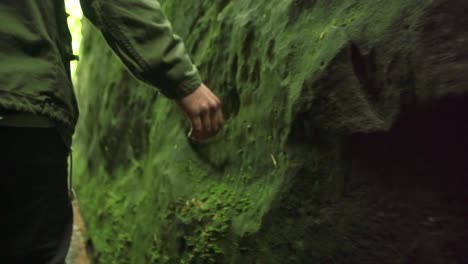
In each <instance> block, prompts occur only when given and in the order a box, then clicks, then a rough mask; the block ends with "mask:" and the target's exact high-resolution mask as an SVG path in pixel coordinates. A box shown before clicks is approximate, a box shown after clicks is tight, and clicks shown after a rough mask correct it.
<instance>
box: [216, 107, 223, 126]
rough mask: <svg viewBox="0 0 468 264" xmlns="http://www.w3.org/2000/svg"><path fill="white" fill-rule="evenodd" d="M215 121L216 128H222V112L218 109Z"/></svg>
mask: <svg viewBox="0 0 468 264" xmlns="http://www.w3.org/2000/svg"><path fill="white" fill-rule="evenodd" d="M216 119H217V120H216V121H217V122H218V127H219V128H221V127H223V124H224V116H223V110H222V108H221V107H220V108H219V109H218V111H217V112H216Z"/></svg>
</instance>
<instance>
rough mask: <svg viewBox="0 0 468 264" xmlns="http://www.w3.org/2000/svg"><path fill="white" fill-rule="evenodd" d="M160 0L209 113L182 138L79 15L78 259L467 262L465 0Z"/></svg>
mask: <svg viewBox="0 0 468 264" xmlns="http://www.w3.org/2000/svg"><path fill="white" fill-rule="evenodd" d="M467 3H468V2H467ZM162 4H163V7H164V9H165V10H166V12H167V15H168V16H169V17H170V18H171V20H172V21H173V24H174V28H175V30H176V31H177V32H178V33H179V34H180V35H181V36H182V37H183V38H184V39H185V40H186V44H187V47H188V49H189V50H190V52H191V54H192V55H193V58H194V61H195V62H196V64H197V65H198V66H199V68H200V70H201V72H202V75H203V76H204V77H205V82H206V84H207V85H208V86H209V87H211V88H213V89H214V91H215V92H216V93H217V94H219V95H220V97H221V98H222V100H223V102H224V108H225V112H226V116H227V122H226V125H225V128H224V129H223V131H222V132H221V133H220V135H219V136H217V137H216V138H215V139H214V140H212V141H210V142H207V143H201V144H200V143H196V142H191V141H190V140H188V139H187V137H186V132H187V131H188V129H189V127H188V125H189V124H187V122H186V121H185V119H184V118H183V116H182V114H181V113H180V112H179V111H178V109H177V108H176V107H175V106H174V104H173V102H171V101H169V100H167V99H165V98H163V97H161V96H160V95H159V94H157V93H156V91H155V90H154V89H153V88H151V87H147V86H146V85H144V84H142V83H140V82H137V81H135V80H134V79H133V78H132V77H131V76H130V75H129V74H128V73H127V72H126V71H125V70H124V68H123V67H122V65H121V64H120V62H119V61H118V60H117V59H116V58H115V56H114V55H113V53H112V52H111V51H110V50H109V48H108V47H106V45H105V44H104V40H103V39H102V37H101V36H100V35H99V34H98V33H97V32H96V31H95V30H94V29H93V28H92V27H91V26H90V25H89V24H85V26H84V41H85V42H84V43H83V46H82V56H81V57H82V58H83V59H82V62H81V64H80V66H79V69H78V75H77V76H78V80H79V84H78V87H77V89H78V95H79V99H80V106H81V120H80V123H79V127H78V131H77V136H76V139H75V149H76V151H75V164H76V166H75V176H76V188H77V189H78V193H79V195H80V199H81V206H82V210H83V213H84V215H85V218H86V220H87V223H88V225H89V235H90V240H91V241H92V244H93V247H94V250H95V252H94V255H95V258H96V260H99V262H100V263H137V264H140V263H171V264H172V263H261V264H263V263H265V264H266V263H268V264H277V263H278V264H284V263H404V262H406V263H417V261H420V262H421V263H430V262H424V261H425V260H424V257H426V256H427V255H428V254H426V253H424V252H431V254H433V256H432V257H430V259H431V261H433V263H439V262H440V263H444V262H443V261H444V260H454V259H455V260H456V259H457V258H458V259H459V260H460V261H461V262H458V263H464V262H463V261H467V260H466V258H465V259H463V256H462V255H461V254H460V252H464V251H463V250H467V249H466V248H464V246H461V245H462V244H461V242H460V241H466V238H467V237H468V235H467V234H466V232H461V229H463V226H464V224H463V223H464V222H463V220H464V219H465V220H466V218H467V215H466V211H465V213H463V212H464V211H463V210H464V209H463V208H464V203H463V202H464V201H465V202H466V197H465V196H464V194H465V193H466V179H467V177H466V176H467V175H466V171H467V170H465V169H467V168H466V165H463V163H464V162H463V161H462V159H461V157H463V155H466V154H467V153H466V149H468V148H467V147H468V142H467V140H466V139H464V136H463V133H466V132H468V129H467V127H466V125H460V124H461V123H462V119H461V118H463V115H462V114H461V113H463V111H464V110H465V111H466V110H467V108H466V107H464V105H465V104H464V102H465V99H464V98H466V97H464V94H465V93H466V91H467V90H468V75H467V74H466V72H468V56H467V55H468V49H466V48H465V47H466V46H467V43H468V33H467V32H466V30H464V29H465V28H468V19H467V18H466V16H465V15H464V11H463V10H467V8H468V4H465V3H461V1H448V0H446V1H442V0H441V1H431V0H418V1H407V0H395V1H383V0H372V1H371V0H368V1H348V0H340V1H338V0H333V1H331V0H316V1H301V0H277V1H265V0H256V1H253V0H237V1H185V2H184V3H183V4H181V2H180V1H162ZM451 98H455V99H451ZM447 100H448V101H447ZM447 102H448V103H447ZM431 109H438V111H437V113H445V116H444V115H436V114H435V112H434V111H433V110H431ZM447 116H450V117H452V118H454V119H456V118H460V122H448V121H447V120H446V119H447ZM439 119H442V120H439ZM418 120H426V121H427V122H419V121H418ZM465 123H466V122H465ZM415 124H417V125H418V126H416V125H415ZM439 126H442V127H444V129H443V130H440V129H438V127H439ZM415 131H416V132H418V133H420V134H418V133H415ZM447 131H449V132H447ZM450 133H452V134H453V135H455V136H458V137H457V138H458V139H459V141H457V142H455V141H450V140H448V139H450V138H451V136H448V135H451V134H450ZM422 135H427V137H425V138H426V139H427V140H422V138H421V136H422ZM447 140H448V141H447ZM409 142H414V144H409ZM428 145H430V146H431V148H429V147H428ZM447 145H448V146H450V150H451V151H448V152H444V149H446V148H444V146H447ZM422 149H424V150H427V151H428V152H427V151H421V150H422ZM452 150H453V151H452ZM400 153H401V155H399V154H400ZM408 153H410V154H408ZM427 153H435V154H434V155H428V154H427ZM442 154H444V155H442ZM449 160H455V161H453V162H452V163H451V162H449ZM428 161H431V163H428ZM436 172H437V173H441V172H447V173H448V175H443V177H445V178H446V179H441V178H442V175H437V173H436ZM437 176H439V177H437ZM441 181H443V182H446V183H447V184H440V182H441ZM455 187H456V188H455ZM441 197H443V198H441ZM447 197H449V198H447ZM447 199H448V200H447ZM458 231H460V232H458ZM455 234H456V235H455ZM465 245H466V243H465ZM465 247H466V246H465ZM433 248H435V249H437V250H432V249H433ZM437 251H440V252H437ZM420 252H423V253H420ZM408 261H409V262H408ZM437 261H439V262H437ZM454 263H457V262H454Z"/></svg>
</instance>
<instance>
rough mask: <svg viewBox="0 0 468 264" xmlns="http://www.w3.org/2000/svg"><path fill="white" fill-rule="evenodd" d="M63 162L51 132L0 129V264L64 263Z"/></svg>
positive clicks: (66, 202) (67, 205) (66, 209)
mask: <svg viewBox="0 0 468 264" xmlns="http://www.w3.org/2000/svg"><path fill="white" fill-rule="evenodd" d="M67 157H68V150H67V148H66V147H65V144H64V143H63V141H62V140H61V138H60V136H59V134H58V133H57V132H56V130H55V128H15V127H0V263H5V264H10V263H15V264H16V263H18V264H23V263H24V264H26V263H27V264H34V263H38V264H39V263H40V264H58V263H65V257H66V254H67V251H68V247H69V244H70V238H71V233H72V227H73V212H72V207H71V202H70V198H69V195H68V187H67V172H68V166H67Z"/></svg>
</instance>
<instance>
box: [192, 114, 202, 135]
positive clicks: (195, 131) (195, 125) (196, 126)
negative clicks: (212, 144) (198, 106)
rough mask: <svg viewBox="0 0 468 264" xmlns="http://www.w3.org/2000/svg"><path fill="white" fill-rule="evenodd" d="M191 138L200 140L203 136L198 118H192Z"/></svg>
mask: <svg viewBox="0 0 468 264" xmlns="http://www.w3.org/2000/svg"><path fill="white" fill-rule="evenodd" d="M191 120H192V137H193V138H195V139H201V135H202V134H203V124H202V121H201V119H200V117H199V116H194V117H192V119H191Z"/></svg>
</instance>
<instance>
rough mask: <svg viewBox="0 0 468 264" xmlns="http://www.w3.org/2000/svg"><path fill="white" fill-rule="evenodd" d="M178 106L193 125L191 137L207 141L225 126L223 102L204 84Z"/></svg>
mask: <svg viewBox="0 0 468 264" xmlns="http://www.w3.org/2000/svg"><path fill="white" fill-rule="evenodd" d="M177 105H178V106H179V107H180V108H181V109H182V111H183V112H184V113H185V114H186V115H187V117H188V118H189V119H190V121H191V123H192V130H191V133H190V137H192V138H193V139H196V140H205V139H208V138H210V137H212V136H214V135H215V134H216V133H217V132H218V131H219V129H220V128H221V127H222V126H223V123H224V118H223V112H222V109H221V100H219V98H218V97H217V96H216V95H215V94H214V93H213V92H212V91H211V90H210V89H209V88H208V87H206V86H205V85H204V84H201V85H200V86H199V87H198V88H197V89H196V90H195V91H194V92H192V93H191V94H189V95H188V96H186V97H184V98H182V99H180V100H178V101H177Z"/></svg>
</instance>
